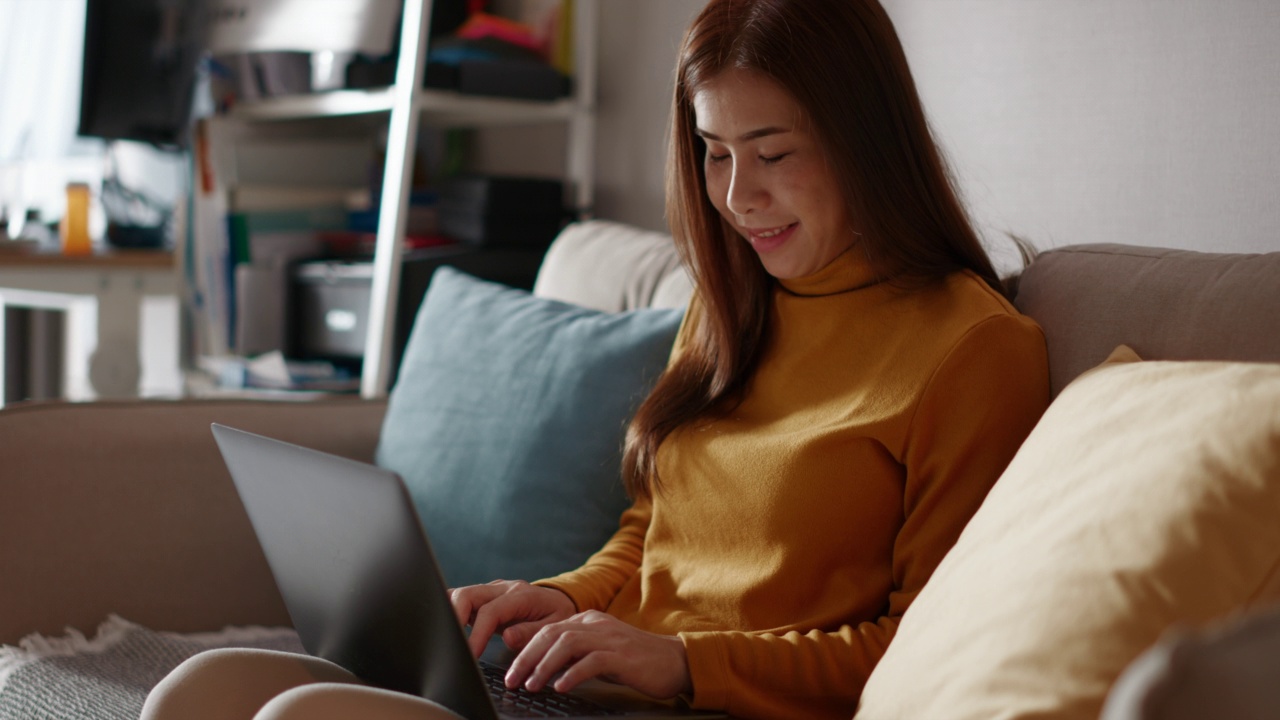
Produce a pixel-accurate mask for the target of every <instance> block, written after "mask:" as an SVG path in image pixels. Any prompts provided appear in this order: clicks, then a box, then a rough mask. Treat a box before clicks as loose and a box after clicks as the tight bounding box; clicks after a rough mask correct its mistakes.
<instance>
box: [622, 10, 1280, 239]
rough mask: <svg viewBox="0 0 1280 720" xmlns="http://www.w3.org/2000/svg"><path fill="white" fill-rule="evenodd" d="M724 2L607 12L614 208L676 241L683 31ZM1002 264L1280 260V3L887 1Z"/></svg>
mask: <svg viewBox="0 0 1280 720" xmlns="http://www.w3.org/2000/svg"><path fill="white" fill-rule="evenodd" d="M704 5H705V2H690V1H689V0H645V1H644V2H634V0H605V2H604V13H603V18H602V25H603V27H602V28H601V68H600V69H601V76H600V126H599V151H598V153H599V154H598V164H599V165H598V168H599V170H598V172H599V189H598V195H599V207H598V210H599V213H598V214H599V215H600V216H602V217H607V218H612V219H617V220H624V221H626V222H631V223H635V224H637V225H642V226H645V227H649V228H655V229H661V228H663V227H664V223H663V220H662V163H663V157H664V154H665V148H664V144H663V140H664V137H665V131H666V127H667V113H668V107H669V104H670V92H671V90H670V87H671V69H672V67H673V66H674V62H675V51H676V47H677V44H678V43H679V40H680V34H681V32H682V31H683V28H684V26H685V25H686V24H687V23H688V22H689V20H690V19H692V17H693V16H694V15H695V14H696V13H697V12H698V10H700V9H701V8H702V7H703V6H704ZM886 7H887V9H888V10H889V12H890V14H891V15H892V16H893V18H894V21H895V23H897V25H898V30H899V34H900V35H901V37H902V39H903V43H904V45H905V46H906V49H907V54H908V57H909V59H910V62H911V64H912V68H913V71H914V72H915V74H916V78H917V83H918V85H919V88H920V92H921V95H922V97H923V98H924V102H925V106H926V109H927V111H928V112H929V114H930V117H931V119H932V121H933V125H934V127H935V130H936V132H937V134H938V136H939V137H940V139H941V140H942V142H943V144H944V147H945V148H946V150H947V151H948V153H949V155H950V157H951V159H952V161H953V166H954V168H955V170H956V171H957V173H958V175H959V176H960V180H961V183H962V188H963V190H964V192H965V195H966V197H967V199H968V201H969V203H970V205H971V208H972V210H973V214H974V216H975V219H976V220H977V222H978V224H979V226H980V228H981V229H982V231H983V233H984V235H985V236H986V237H987V238H988V239H989V241H990V244H991V245H992V246H993V250H994V251H995V254H997V255H998V256H999V255H1001V253H1000V250H1001V249H1002V248H1004V247H1007V243H1005V242H1004V241H1003V240H1002V233H1003V232H1005V231H1012V232H1016V233H1018V234H1020V235H1024V236H1026V237H1028V238H1029V239H1031V240H1033V241H1034V242H1035V243H1036V244H1037V245H1039V246H1041V247H1048V246H1054V245H1062V244H1067V243H1082V242H1128V243H1139V244H1148V245H1165V246H1171V247H1180V248H1193V249H1199V250H1209V251H1224V252H1226V251H1230V252H1264V251H1275V250H1280V202H1277V201H1276V198H1277V195H1278V194H1280V193H1278V190H1280V120H1277V118H1280V82H1277V79H1278V78H1280V43H1278V42H1276V38H1280V3H1277V2H1276V1H1275V0H1106V1H1105V2H1104V1H1102V0H1090V1H1088V2H1085V1H1082V0H1073V1H1070V2H1063V1H1062V0H886Z"/></svg>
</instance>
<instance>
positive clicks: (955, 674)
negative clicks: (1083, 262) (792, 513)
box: [857, 362, 1280, 720]
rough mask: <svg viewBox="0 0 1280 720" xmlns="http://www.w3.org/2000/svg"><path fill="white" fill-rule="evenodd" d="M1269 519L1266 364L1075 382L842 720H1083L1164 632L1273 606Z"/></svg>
mask: <svg viewBox="0 0 1280 720" xmlns="http://www.w3.org/2000/svg"><path fill="white" fill-rule="evenodd" d="M1278 519H1280V365H1268V364H1245V363H1176V362H1145V363H1143V362H1135V363H1124V364H1112V365H1109V366H1107V367H1103V368H1100V369H1098V370H1097V371H1095V372H1092V373H1088V374H1086V375H1084V376H1082V377H1081V378H1080V379H1079V380H1077V381H1076V382H1075V383H1073V384H1072V385H1071V386H1069V387H1068V388H1067V389H1066V390H1065V391H1064V392H1063V393H1062V394H1061V395H1060V396H1059V397H1058V399H1057V400H1056V401H1054V403H1053V404H1052V405H1051V406H1050V407H1049V409H1048V411H1047V412H1046V413H1045V415H1044V417H1043V418H1042V419H1041V421H1040V423H1039V424H1038V425H1037V426H1036V428H1035V430H1034V431H1033V432H1032V434H1031V436H1030V437H1029V438H1028V439H1027V441H1026V443H1025V444H1024V445H1023V447H1022V448H1021V449H1020V450H1019V451H1018V454H1017V456H1016V457H1015V458H1014V459H1013V462H1012V463H1011V464H1010V465H1009V468H1008V469H1007V470H1006V471H1005V473H1004V475H1003V476H1001V478H1000V480H999V481H998V482H997V483H996V485H995V487H994V489H993V490H992V492H991V494H990V495H989V496H988V498H987V500H986V502H985V503H984V504H983V506H982V507H981V508H980V509H979V511H978V513H977V514H976V515H975V516H974V518H973V520H972V521H971V522H970V524H969V526H968V527H967V528H966V529H965V531H964V533H963V534H962V535H961V536H960V539H959V540H958V541H957V543H956V546H955V547H954V548H953V549H952V551H951V552H950V553H949V554H948V555H947V557H946V558H945V559H944V560H943V562H942V563H941V565H940V566H939V567H938V570H937V572H936V573H935V575H934V577H933V579H932V580H930V581H929V584H928V585H927V586H926V587H925V589H924V590H923V591H922V592H921V594H920V596H919V598H917V599H916V601H915V603H914V604H912V606H911V608H910V609H909V610H908V611H907V613H906V615H905V617H904V618H903V621H902V625H901V627H900V629H899V631H898V634H897V637H896V638H895V639H894V640H893V642H892V644H891V645H890V647H889V650H888V652H887V653H886V655H885V657H884V659H883V660H882V661H881V662H880V664H879V666H878V667H877V668H876V669H875V671H874V672H873V673H872V675H871V677H870V679H869V681H868V683H867V685H866V689H865V691H864V694H863V697H862V704H861V706H860V708H859V711H858V715H857V718H858V720H883V719H887V718H902V719H904V720H906V719H911V720H917V719H919V718H948V719H952V720H964V719H968V718H972V719H973V720H979V719H981V720H994V719H1009V718H1044V717H1052V718H1055V719H1059V720H1068V719H1071V718H1096V717H1097V716H1098V712H1099V710H1100V709H1101V707H1102V703H1103V699H1104V697H1105V696H1106V694H1107V691H1108V688H1109V687H1110V686H1111V684H1112V682H1114V680H1115V679H1116V677H1117V676H1119V674H1120V672H1121V671H1122V670H1123V668H1124V667H1125V666H1126V665H1127V664H1128V663H1129V662H1130V661H1132V660H1133V659H1134V658H1135V657H1136V656H1137V655H1138V654H1139V653H1140V652H1142V651H1143V650H1144V649H1145V648H1147V647H1149V646H1150V645H1151V644H1153V643H1154V642H1155V641H1156V640H1157V638H1158V637H1159V636H1160V634H1161V633H1162V632H1164V631H1165V630H1166V629H1167V628H1168V627H1169V626H1170V625H1172V624H1174V623H1185V624H1188V625H1191V626H1196V625H1200V624H1203V623H1206V622H1208V621H1210V620H1212V619H1214V618H1219V617H1222V616H1224V615H1226V614H1229V613H1231V612H1233V611H1235V610H1237V609H1238V608H1241V607H1242V606H1246V605H1249V604H1251V603H1256V602H1259V601H1261V600H1264V598H1263V596H1264V595H1266V594H1267V593H1269V592H1274V585H1273V584H1272V583H1274V579H1275V578H1274V575H1275V574H1276V573H1277V571H1278V569H1280V521H1278Z"/></svg>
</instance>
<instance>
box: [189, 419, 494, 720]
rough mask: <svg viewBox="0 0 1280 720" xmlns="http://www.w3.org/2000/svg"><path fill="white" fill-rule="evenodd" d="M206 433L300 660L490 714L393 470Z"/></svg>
mask: <svg viewBox="0 0 1280 720" xmlns="http://www.w3.org/2000/svg"><path fill="white" fill-rule="evenodd" d="M213 435H214V438H215V440H216V441H217V443H218V447H219V449H220V450H221V452H222V456H223V459H224V460H225V462H226V464H227V469H228V470H229V471H230V472H231V478H232V481H233V482H234V483H235V486H236V490H237V492H239V494H240V499H241V501H242V502H243V504H244V507H245V511H246V512H247V513H248V515H249V520H250V522H251V523H252V525H253V529H254V531H255V532H256V533H257V535H258V542H259V543H260V544H261V545H262V550H263V553H264V554H265V555H266V558H267V563H268V564H269V565H270V566H271V572H272V574H273V575H274V576H275V580H276V585H277V586H278V587H279V589H280V594H281V597H282V598H283V599H284V603H285V606H286V607H287V608H288V610H289V616H290V618H291V619H292V620H293V625H294V628H295V629H296V630H297V631H298V636H299V638H300V639H301V640H302V645H303V647H304V648H306V650H307V652H308V653H310V654H312V655H314V656H316V657H320V658H324V659H325V660H329V661H331V662H333V663H336V664H338V665H340V666H342V667H343V668H346V669H347V670H350V671H351V672H352V673H354V674H356V675H357V676H359V677H360V678H361V679H362V680H365V681H366V682H368V683H370V684H371V685H374V686H377V687H383V688H387V689H391V690H398V691H401V692H406V693H411V694H414V695H418V696H421V697H425V698H428V699H430V700H434V701H435V702H437V703H439V704H441V705H444V706H445V707H447V708H449V709H450V710H452V711H454V712H456V713H458V714H459V715H462V716H464V717H467V718H477V719H485V720H487V719H496V718H497V717H498V716H497V712H496V711H495V709H494V706H493V703H492V701H491V700H490V697H489V693H488V690H487V689H486V687H485V685H484V681H483V680H482V679H481V676H480V671H479V667H478V666H477V664H476V662H475V660H474V659H473V658H472V656H471V651H470V649H469V648H468V646H467V642H466V636H465V635H464V634H463V632H462V628H461V627H459V625H458V620H457V618H456V617H455V615H454V613H453V608H452V605H451V603H450V602H449V601H448V591H447V588H446V586H445V583H444V580H443V579H442V578H441V576H440V573H439V570H438V569H437V566H436V562H435V557H434V556H433V555H432V552H431V546H430V544H429V541H428V540H427V537H426V534H425V533H424V532H423V530H422V526H421V523H420V522H419V520H418V516H417V514H416V513H415V512H414V510H413V503H412V502H411V501H410V499H409V496H408V491H407V490H406V489H405V487H404V484H403V482H401V480H400V478H399V477H398V476H396V474H395V473H393V472H390V471H388V470H384V469H382V468H378V467H375V466H373V465H368V464H366V463H361V462H356V461H354V460H349V459H346V458H341V457H337V456H334V455H329V454H326V453H321V452H319V451H315V450H309V449H307V448H302V447H299V446H296V445H291V444H289V443H284V442H281V441H278V440H272V439H270V438H265V437H262V436H259V435H254V434H252V433H247V432H244V431H241V430H236V429H233V428H230V427H226V426H224V425H218V424H214V425H213Z"/></svg>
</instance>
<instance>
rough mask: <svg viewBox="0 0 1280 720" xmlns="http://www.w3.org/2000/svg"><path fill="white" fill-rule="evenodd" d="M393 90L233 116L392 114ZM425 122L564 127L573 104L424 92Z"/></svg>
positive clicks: (241, 110) (279, 104) (272, 101)
mask: <svg viewBox="0 0 1280 720" xmlns="http://www.w3.org/2000/svg"><path fill="white" fill-rule="evenodd" d="M392 100H393V98H392V92H391V88H389V87H384V88H372V89H369V90H333V91H329V92H322V93H311V94H307V95H286V96H282V97H274V98H268V99H265V100H258V101H254V102H247V103H242V104H240V105H237V106H236V107H235V108H234V109H233V110H232V111H231V112H230V113H229V115H230V116H231V117H233V118H237V119H241V120H305V119H311V118H325V117H341V116H346V115H369V114H374V113H384V112H390V111H391V104H392ZM415 102H416V103H417V106H418V110H419V111H420V112H421V113H422V115H423V118H424V119H426V120H429V121H430V122H431V123H432V124H433V125H437V126H448V125H458V126H466V127H477V126H485V125H513V124H521V123H541V122H563V121H565V120H568V119H570V118H572V117H573V113H574V111H575V109H576V105H575V104H574V101H573V100H572V99H570V98H562V99H560V100H555V101H550V102H547V101H537V100H512V99H508V98H491V97H480V96H475V95H462V94H460V93H456V92H451V91H447V90H422V91H421V92H419V93H418V94H417V96H416V97H415Z"/></svg>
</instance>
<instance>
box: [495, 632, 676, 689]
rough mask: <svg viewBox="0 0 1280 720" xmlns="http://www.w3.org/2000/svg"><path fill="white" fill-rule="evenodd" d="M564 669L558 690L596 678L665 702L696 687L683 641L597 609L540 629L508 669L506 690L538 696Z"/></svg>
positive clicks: (556, 682)
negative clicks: (538, 692)
mask: <svg viewBox="0 0 1280 720" xmlns="http://www.w3.org/2000/svg"><path fill="white" fill-rule="evenodd" d="M561 671H563V672H564V674H563V675H561V676H560V677H559V678H557V679H556V680H555V682H554V684H552V687H553V688H554V689H555V690H556V691H557V692H568V691H570V690H572V689H573V688H575V687H577V686H578V685H579V684H580V683H582V682H583V681H586V680H589V679H591V678H595V677H598V678H600V679H602V680H608V681H609V682H613V683H618V684H620V685H626V686H627V687H630V688H632V689H634V690H638V691H639V692H642V693H644V694H645V695H648V696H650V697H655V698H660V699H664V700H665V699H667V698H673V697H675V696H676V695H679V694H680V693H688V692H691V691H692V689H693V687H692V680H691V679H690V677H689V660H688V657H687V656H686V655H685V651H684V643H683V642H681V641H680V638H678V637H670V636H666V635H655V634H653V633H648V632H645V631H643V630H640V629H637V628H635V627H632V626H630V625H628V624H626V623H624V622H622V621H621V620H619V619H617V618H615V617H613V616H612V615H608V614H606V613H602V612H599V611H597V610H589V611H587V612H583V613H578V614H577V615H574V616H573V617H571V618H569V619H567V620H562V621H560V622H556V623H551V624H549V625H546V626H544V627H543V628H542V629H541V630H539V631H538V632H537V634H535V635H534V636H533V638H532V639H531V640H529V642H528V643H527V644H526V645H525V646H524V648H523V649H521V651H520V654H519V655H518V656H516V659H515V662H513V663H512V664H511V668H510V669H508V670H507V676H506V681H507V687H510V688H515V687H519V686H520V685H524V686H525V687H526V688H527V689H529V690H532V691H535V692H536V691H538V690H541V689H542V688H544V687H546V686H547V684H548V682H549V681H550V680H551V678H552V677H553V676H554V675H555V674H556V673H558V672H561Z"/></svg>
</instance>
